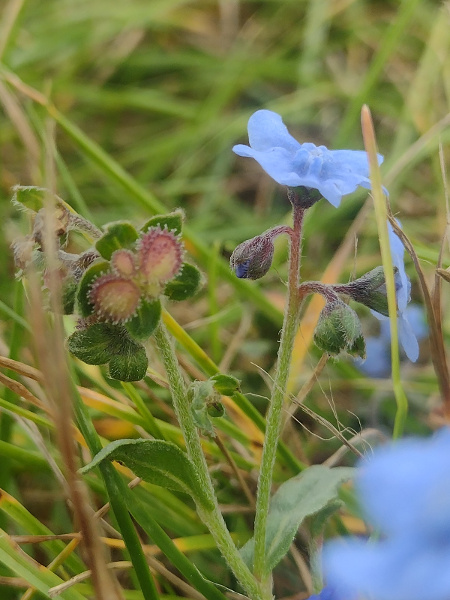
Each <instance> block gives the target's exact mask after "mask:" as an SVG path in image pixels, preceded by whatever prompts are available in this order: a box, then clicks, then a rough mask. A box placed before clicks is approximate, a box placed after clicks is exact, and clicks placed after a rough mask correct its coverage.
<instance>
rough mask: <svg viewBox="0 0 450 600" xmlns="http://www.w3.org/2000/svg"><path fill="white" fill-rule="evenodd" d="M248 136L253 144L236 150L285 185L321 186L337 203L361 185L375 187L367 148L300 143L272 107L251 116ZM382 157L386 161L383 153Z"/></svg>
mask: <svg viewBox="0 0 450 600" xmlns="http://www.w3.org/2000/svg"><path fill="white" fill-rule="evenodd" d="M248 137H249V142H250V146H245V145H243V144H238V145H237V146H234V147H233V152H235V153H236V154H238V155H239V156H246V157H251V158H254V159H255V160H256V161H257V162H258V163H259V164H260V165H261V167H262V168H263V169H264V170H265V171H266V173H268V174H269V175H270V176H271V177H272V179H274V180H275V181H276V182H277V183H280V184H281V185H287V186H289V187H294V188H295V187H299V186H303V187H306V188H314V189H317V190H319V192H320V193H321V194H322V196H323V197H324V198H326V199H327V200H328V202H330V203H331V204H332V205H333V206H339V204H340V202H341V198H342V196H345V195H346V194H351V193H352V192H354V191H355V190H356V188H357V187H358V186H361V187H364V188H367V189H370V187H371V186H370V179H369V162H368V160H367V154H366V152H364V151H359V150H328V148H326V147H325V146H315V145H314V144H312V143H304V144H300V142H298V141H297V140H296V139H295V138H293V137H292V136H291V134H290V133H289V132H288V130H287V128H286V126H285V125H284V123H283V121H282V119H281V117H280V115H278V114H277V113H275V112H272V111H271V110H258V111H256V112H255V113H254V114H253V115H252V116H251V117H250V119H249V121H248ZM378 161H379V163H380V164H381V163H382V162H383V157H382V156H381V155H378Z"/></svg>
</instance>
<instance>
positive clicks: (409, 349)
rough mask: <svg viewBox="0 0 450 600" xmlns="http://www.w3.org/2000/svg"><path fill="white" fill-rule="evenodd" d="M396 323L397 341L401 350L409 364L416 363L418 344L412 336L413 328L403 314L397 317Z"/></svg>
mask: <svg viewBox="0 0 450 600" xmlns="http://www.w3.org/2000/svg"><path fill="white" fill-rule="evenodd" d="M397 323H398V341H399V342H400V344H401V345H402V348H403V350H404V351H405V354H406V356H407V357H408V358H409V360H410V361H411V362H416V360H417V359H418V358H419V342H418V341H417V338H416V336H415V335H414V331H413V328H412V327H411V325H410V323H409V321H408V319H407V318H406V316H405V315H404V314H403V313H402V314H400V315H399V316H398V319H397Z"/></svg>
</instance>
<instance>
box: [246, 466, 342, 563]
mask: <svg viewBox="0 0 450 600" xmlns="http://www.w3.org/2000/svg"><path fill="white" fill-rule="evenodd" d="M353 474H354V469H353V468H350V467H338V468H335V469H330V468H328V467H324V466H323V465H314V466H312V467H309V468H308V469H306V470H305V471H303V472H302V473H300V474H299V475H296V476H295V477H292V478H291V479H289V480H288V481H286V482H285V483H283V484H282V485H281V486H280V487H279V488H278V490H277V492H276V493H275V494H274V496H273V498H272V501H271V503H270V509H269V515H268V520H267V533H266V564H265V573H264V574H263V575H265V574H267V573H269V572H270V571H272V569H274V567H275V566H276V565H277V564H278V563H279V562H280V560H281V559H282V558H283V556H284V555H285V554H286V552H287V551H288V550H289V547H290V545H291V543H292V540H293V539H294V537H295V534H296V533H297V530H298V528H299V527H300V525H301V523H302V521H303V519H304V518H305V517H307V516H308V515H313V514H315V513H317V512H318V511H319V510H322V509H323V508H324V507H325V506H327V504H328V503H329V502H331V501H332V500H334V499H335V498H336V496H337V493H338V487H339V486H340V484H341V483H342V482H344V481H346V480H347V479H350V478H351V477H352V476H353ZM254 544H255V543H254V538H251V539H250V540H249V541H248V542H247V543H246V544H245V545H244V546H243V547H242V549H241V554H242V557H243V558H244V560H245V562H246V563H247V564H248V565H249V566H251V565H252V564H253V552H254Z"/></svg>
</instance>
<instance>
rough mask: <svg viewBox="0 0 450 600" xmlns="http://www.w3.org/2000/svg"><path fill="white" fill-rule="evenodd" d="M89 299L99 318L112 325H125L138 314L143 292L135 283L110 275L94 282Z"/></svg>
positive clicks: (102, 276)
mask: <svg viewBox="0 0 450 600" xmlns="http://www.w3.org/2000/svg"><path fill="white" fill-rule="evenodd" d="M89 299H90V301H91V303H92V304H93V305H94V309H95V312H96V314H97V315H98V316H99V317H101V318H102V319H104V320H106V321H110V322H112V323H124V322H126V321H128V320H129V319H131V318H132V317H133V316H134V315H135V314H136V311H137V309H138V308H139V305H140V300H141V290H140V289H139V287H138V286H137V285H136V283H134V281H131V280H130V279H125V278H124V277H119V276H118V275H114V274H113V273H108V274H106V275H101V276H100V277H98V278H97V279H96V280H95V281H94V283H93V284H92V287H91V290H90V292H89Z"/></svg>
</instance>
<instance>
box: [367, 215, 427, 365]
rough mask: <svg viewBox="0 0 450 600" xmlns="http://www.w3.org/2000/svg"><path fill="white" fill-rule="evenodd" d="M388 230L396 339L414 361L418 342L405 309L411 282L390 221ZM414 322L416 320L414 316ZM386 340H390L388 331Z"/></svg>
mask: <svg viewBox="0 0 450 600" xmlns="http://www.w3.org/2000/svg"><path fill="white" fill-rule="evenodd" d="M397 224H398V225H399V226H400V222H399V221H397ZM388 232H389V242H390V246H391V255H392V264H393V266H394V267H396V268H397V272H396V274H395V292H396V298H397V325H398V339H399V342H400V344H401V346H402V348H403V350H404V351H405V354H406V356H407V357H408V358H409V360H410V361H412V362H416V360H417V359H418V358H419V343H418V341H417V337H416V335H417V334H415V332H414V328H413V326H412V323H411V322H410V320H409V318H408V315H409V312H408V311H407V306H408V302H409V301H410V299H411V296H410V294H411V282H410V280H409V277H408V275H407V274H406V270H405V260H404V256H405V248H404V246H403V244H402V242H401V240H400V238H399V237H398V236H397V235H396V234H395V233H394V230H393V229H392V225H391V224H390V223H388ZM372 312H373V314H374V315H375V316H376V318H377V319H379V320H380V321H382V322H383V321H386V320H387V319H388V317H385V316H384V315H381V314H380V313H377V312H375V311H372ZM415 322H416V323H417V322H418V321H417V318H416V317H415ZM388 325H389V322H388ZM388 340H390V332H389V338H388Z"/></svg>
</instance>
